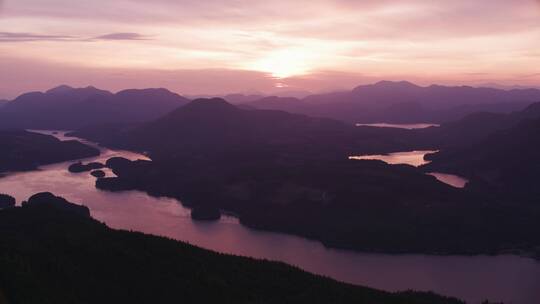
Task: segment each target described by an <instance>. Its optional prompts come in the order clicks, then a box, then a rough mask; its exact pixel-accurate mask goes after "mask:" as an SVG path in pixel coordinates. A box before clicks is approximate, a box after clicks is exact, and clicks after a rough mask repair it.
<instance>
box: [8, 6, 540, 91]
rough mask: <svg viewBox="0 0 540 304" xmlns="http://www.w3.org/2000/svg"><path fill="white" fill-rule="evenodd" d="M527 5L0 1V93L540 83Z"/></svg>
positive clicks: (534, 12) (535, 17)
mask: <svg viewBox="0 0 540 304" xmlns="http://www.w3.org/2000/svg"><path fill="white" fill-rule="evenodd" d="M538 50H540V3H539V1H535V0H512V1H504V0H478V1H467V0H455V1H446V0H445V1H441V0H437V1H433V0H429V1H428V0H404V1H381V0H379V1H372V0H368V1H353V0H310V1H307V0H298V1H285V0H275V1H260V0H249V1H248V0H229V1H225V0H207V1H199V0H180V1H173V0H155V1H143V0H94V1H71V0H49V1H42V0H4V1H0V54H1V56H0V70H1V71H2V73H0V98H13V97H15V96H17V95H18V94H20V93H22V92H25V91H29V90H36V89H41V90H44V89H46V88H50V87H52V86H54V85H57V84H59V83H66V84H69V85H73V86H85V85H89V84H92V85H95V86H99V87H101V88H104V89H109V90H120V89H122V88H132V87H149V86H154V87H167V88H169V89H171V90H174V91H177V92H180V93H182V94H224V93H232V92H264V93H280V92H284V91H299V90H301V91H304V90H306V91H312V92H320V91H331V90H338V89H348V88H351V87H353V86H356V85H358V84H363V83H371V82H374V81H377V80H381V79H389V80H401V79H407V80H411V81H415V82H417V83H420V84H431V83H441V84H468V85H490V86H495V85H501V86H513V85H516V84H519V85H520V86H529V87H536V86H538V85H539V83H540V68H538V67H539V66H540V51H538Z"/></svg>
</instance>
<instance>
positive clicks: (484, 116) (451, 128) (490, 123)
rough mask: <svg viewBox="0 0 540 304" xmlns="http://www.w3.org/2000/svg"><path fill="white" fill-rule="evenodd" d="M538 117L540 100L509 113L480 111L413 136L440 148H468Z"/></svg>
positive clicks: (419, 140) (416, 131) (419, 130)
mask: <svg viewBox="0 0 540 304" xmlns="http://www.w3.org/2000/svg"><path fill="white" fill-rule="evenodd" d="M537 118H538V119H540V102H538V103H533V104H531V105H529V106H528V107H526V108H525V109H524V110H521V111H515V112H512V113H508V114H503V113H491V112H476V113H473V114H469V115H467V116H465V117H464V118H462V119H459V120H456V121H452V122H448V123H444V124H442V125H441V126H440V127H432V128H426V129H418V130H414V131H413V133H414V134H415V135H414V136H413V137H414V138H415V141H416V142H421V143H424V144H427V143H429V144H430V145H433V146H434V147H436V149H437V150H445V151H447V150H452V149H456V148H459V147H461V148H468V147H470V146H471V145H475V144H478V143H479V142H480V141H483V140H484V139H485V138H486V137H488V136H490V135H492V134H494V133H496V132H499V131H503V130H506V129H509V128H512V127H515V126H517V125H518V124H520V123H522V122H524V121H527V120H530V119H537Z"/></svg>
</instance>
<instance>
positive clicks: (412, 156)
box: [349, 151, 437, 167]
mask: <svg viewBox="0 0 540 304" xmlns="http://www.w3.org/2000/svg"><path fill="white" fill-rule="evenodd" d="M435 152H437V151H412V152H397V153H389V154H378V155H361V156H351V157H349V158H350V159H356V160H382V161H383V162H385V163H387V164H390V165H397V164H407V165H411V166H415V167H419V166H421V165H425V164H428V163H429V161H427V160H425V159H424V156H425V155H426V154H430V153H435Z"/></svg>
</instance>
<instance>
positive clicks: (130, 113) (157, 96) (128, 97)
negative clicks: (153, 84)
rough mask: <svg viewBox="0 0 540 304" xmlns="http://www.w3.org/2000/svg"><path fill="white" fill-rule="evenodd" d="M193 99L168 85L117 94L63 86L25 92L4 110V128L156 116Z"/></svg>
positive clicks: (68, 126)
mask: <svg viewBox="0 0 540 304" xmlns="http://www.w3.org/2000/svg"><path fill="white" fill-rule="evenodd" d="M187 102H189V100H187V99H185V98H183V97H181V96H180V95H178V94H175V93H172V92H170V91H168V90H166V89H145V90H125V91H121V92H118V93H116V94H113V93H111V92H108V91H104V90H99V89H96V88H94V87H91V86H90V87H86V88H72V87H69V86H65V85H62V86H59V87H56V88H53V89H50V90H48V91H46V92H44V93H43V92H31V93H26V94H23V95H21V96H19V97H17V98H16V99H14V100H13V101H12V102H10V103H9V104H7V105H6V106H4V107H2V109H1V110H0V128H25V129H76V128H80V127H83V126H85V125H89V124H97V123H112V122H114V123H118V122H140V121H145V120H151V119H155V118H157V117H159V116H161V115H164V114H165V113H167V112H169V111H171V110H173V109H175V108H177V107H179V106H181V105H184V104H186V103H187Z"/></svg>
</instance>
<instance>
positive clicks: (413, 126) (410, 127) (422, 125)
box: [356, 123, 439, 130]
mask: <svg viewBox="0 0 540 304" xmlns="http://www.w3.org/2000/svg"><path fill="white" fill-rule="evenodd" d="M356 126H357V127H378V128H398V129H408V130H413V129H425V128H429V127H438V126H439V125H437V124H428V123H420V124H389V123H374V124H356Z"/></svg>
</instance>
